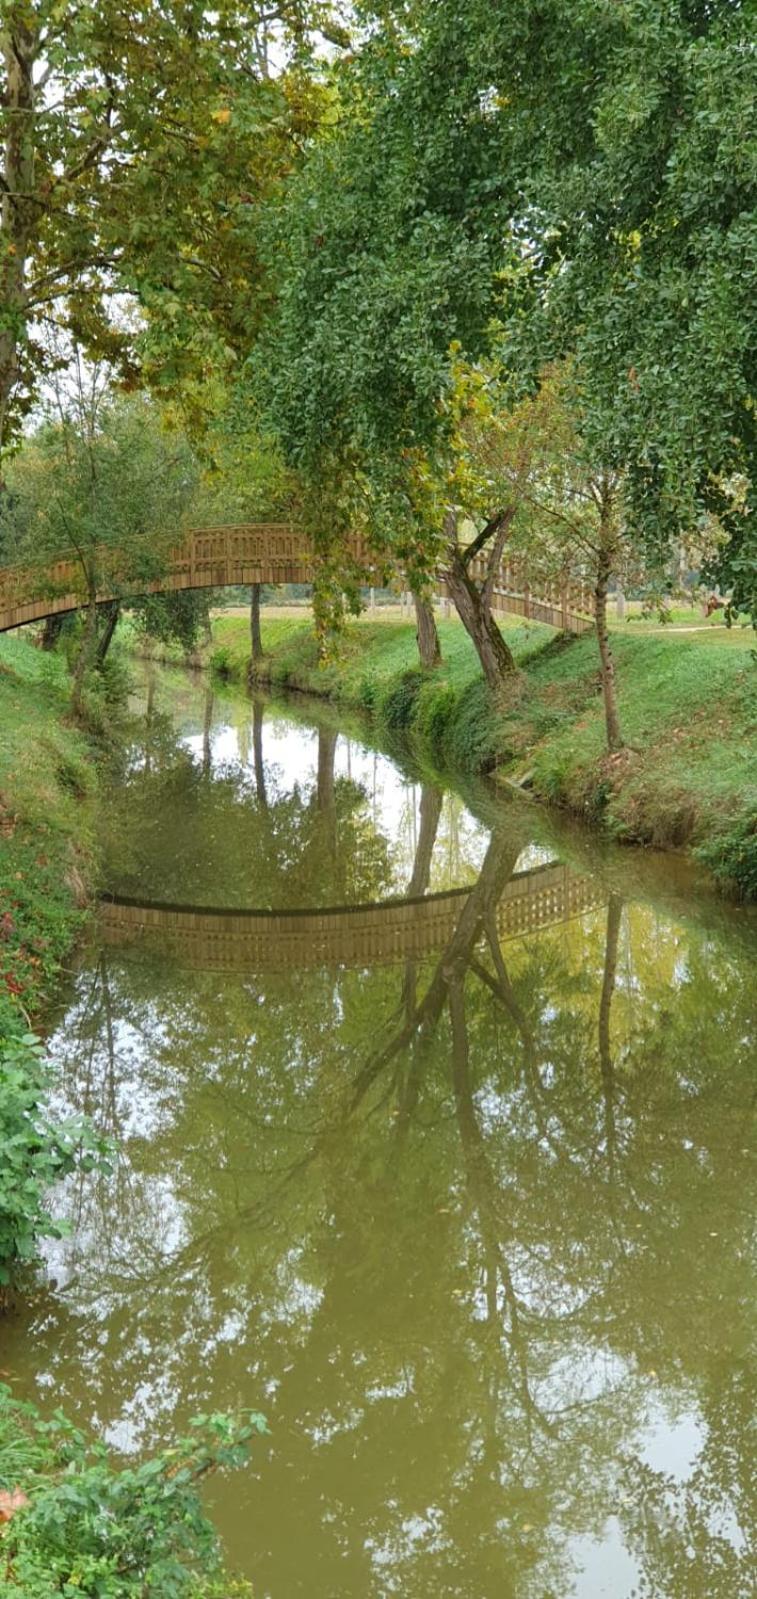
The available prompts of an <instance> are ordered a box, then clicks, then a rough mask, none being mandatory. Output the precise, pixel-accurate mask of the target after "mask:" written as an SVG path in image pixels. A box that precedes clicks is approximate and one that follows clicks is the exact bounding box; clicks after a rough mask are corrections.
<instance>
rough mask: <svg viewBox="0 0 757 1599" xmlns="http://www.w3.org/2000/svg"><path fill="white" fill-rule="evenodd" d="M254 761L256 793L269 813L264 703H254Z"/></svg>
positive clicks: (260, 803) (254, 701)
mask: <svg viewBox="0 0 757 1599" xmlns="http://www.w3.org/2000/svg"><path fill="white" fill-rule="evenodd" d="M252 759H253V764H254V768H255V792H256V794H257V796H258V803H259V805H260V808H261V810H263V811H266V812H267V811H268V794H267V792H266V786H265V764H264V761H263V702H262V700H253V702H252Z"/></svg>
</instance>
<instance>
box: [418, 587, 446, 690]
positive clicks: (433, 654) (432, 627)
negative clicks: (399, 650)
mask: <svg viewBox="0 0 757 1599" xmlns="http://www.w3.org/2000/svg"><path fill="white" fill-rule="evenodd" d="M413 604H414V605H415V622H416V628H415V637H416V639H417V641H418V654H419V656H420V662H421V666H422V667H424V669H428V670H429V671H432V670H433V668H434V667H435V666H439V665H440V664H441V659H442V647H441V644H440V643H439V633H438V631H437V626H436V617H435V616H434V607H433V605H432V604H431V601H430V600H427V599H426V598H425V597H424V596H423V595H420V594H416V593H415V590H413Z"/></svg>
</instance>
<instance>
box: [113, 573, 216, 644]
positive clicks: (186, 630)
mask: <svg viewBox="0 0 757 1599" xmlns="http://www.w3.org/2000/svg"><path fill="white" fill-rule="evenodd" d="M213 599H214V596H213V591H212V589H180V590H179V591H178V592H177V593H176V594H146V595H144V596H142V597H141V598H139V599H137V600H135V601H133V602H132V603H131V605H130V610H131V613H132V617H133V621H134V625H135V628H136V630H137V634H138V635H139V636H141V637H142V638H145V639H149V640H150V641H151V642H154V643H159V644H168V645H170V644H177V645H178V646H179V648H180V649H181V650H182V651H183V652H184V654H185V655H191V653H192V651H193V650H195V649H196V648H197V645H198V643H199V641H200V639H201V638H202V637H203V636H207V634H208V631H209V628H210V620H209V615H210V606H211V605H212V604H213Z"/></svg>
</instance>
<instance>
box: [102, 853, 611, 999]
mask: <svg viewBox="0 0 757 1599" xmlns="http://www.w3.org/2000/svg"><path fill="white" fill-rule="evenodd" d="M470 892H471V891H470V889H465V888H463V889H454V890H451V891H449V892H447V893H442V894H430V895H427V896H426V898H424V899H412V900H388V901H385V902H384V903H382V904H377V905H354V906H350V905H347V906H335V907H334V908H332V909H324V910H317V911H308V910H298V911H285V912H278V911H244V910H238V911H235V910H228V911H227V910H217V909H216V910H214V909H212V908H208V909H206V908H204V907H203V906H199V905H198V906H192V905H161V904H155V903H150V904H147V903H145V904H140V903H138V902H136V901H134V900H127V899H118V898H114V899H109V900H104V901H103V903H102V905H101V907H100V913H99V919H100V925H101V930H102V934H103V937H104V938H105V940H106V942H107V943H109V944H126V945H129V944H133V943H139V944H140V945H141V943H142V941H143V940H144V939H145V938H146V937H147V938H149V937H150V936H152V937H153V938H157V939H158V940H159V942H160V944H161V946H165V947H167V948H168V949H169V950H170V951H171V953H172V955H173V956H174V957H175V958H176V959H178V960H179V962H180V963H183V964H185V965H187V966H190V967H198V968H202V969H205V970H209V971H211V970H212V971H240V970H250V971H269V972H286V971H297V970H310V969H313V968H314V967H318V966H328V965H337V966H338V965H343V966H348V967H353V968H354V967H360V966H363V965H371V964H378V963H384V962H393V961H395V960H399V959H410V958H420V957H422V956H424V955H426V954H428V953H431V952H433V951H434V950H437V949H441V948H443V947H444V945H445V943H446V942H447V941H448V940H449V939H450V938H451V936H452V934H453V932H454V929H455V926H456V924H457V921H458V917H459V915H460V911H461V909H462V906H463V905H464V904H465V901H466V900H467V898H468V896H469V894H470ZM603 897H604V896H603V893H602V891H601V890H600V889H599V888H598V887H597V884H596V883H595V882H594V881H593V880H592V879H590V878H586V877H581V876H578V875H577V874H576V873H575V872H573V871H572V870H571V869H570V868H569V867H567V866H565V865H564V864H562V863H560V862H554V863H548V864H547V865H545V866H539V867H536V868H534V869H533V870H531V871H525V872H519V873H517V874H516V876H514V877H512V878H511V879H510V881H509V882H508V883H507V884H506V886H505V890H504V893H503V894H502V897H501V899H500V901H499V903H498V905H497V910H496V918H497V931H498V934H499V937H500V939H502V940H505V939H508V938H522V937H525V936H527V935H528V934H532V933H536V932H538V931H539V930H540V929H542V928H545V927H550V926H553V925H555V924H556V923H560V922H566V921H571V920H572V919H573V918H574V917H575V916H579V915H582V914H583V912H584V911H588V910H592V909H595V908H596V907H597V906H598V905H599V904H601V903H602V901H603Z"/></svg>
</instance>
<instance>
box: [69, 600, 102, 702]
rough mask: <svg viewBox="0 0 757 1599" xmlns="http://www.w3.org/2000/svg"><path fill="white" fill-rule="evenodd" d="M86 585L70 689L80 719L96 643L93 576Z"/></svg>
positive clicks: (95, 603) (95, 607)
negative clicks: (86, 601) (84, 616)
mask: <svg viewBox="0 0 757 1599" xmlns="http://www.w3.org/2000/svg"><path fill="white" fill-rule="evenodd" d="M87 585H88V588H89V603H88V605H87V614H86V619H85V622H84V632H83V633H82V637H81V643H80V645H79V653H78V655H77V657H76V665H75V667H74V680H73V685H72V689H71V705H72V708H73V712H74V715H75V716H77V717H79V718H81V717H82V715H83V713H84V679H85V677H86V675H87V672H88V671H89V668H90V666H91V665H92V662H93V659H94V653H95V647H96V643H97V584H96V582H95V579H94V576H91V575H89V574H88V578H87Z"/></svg>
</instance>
